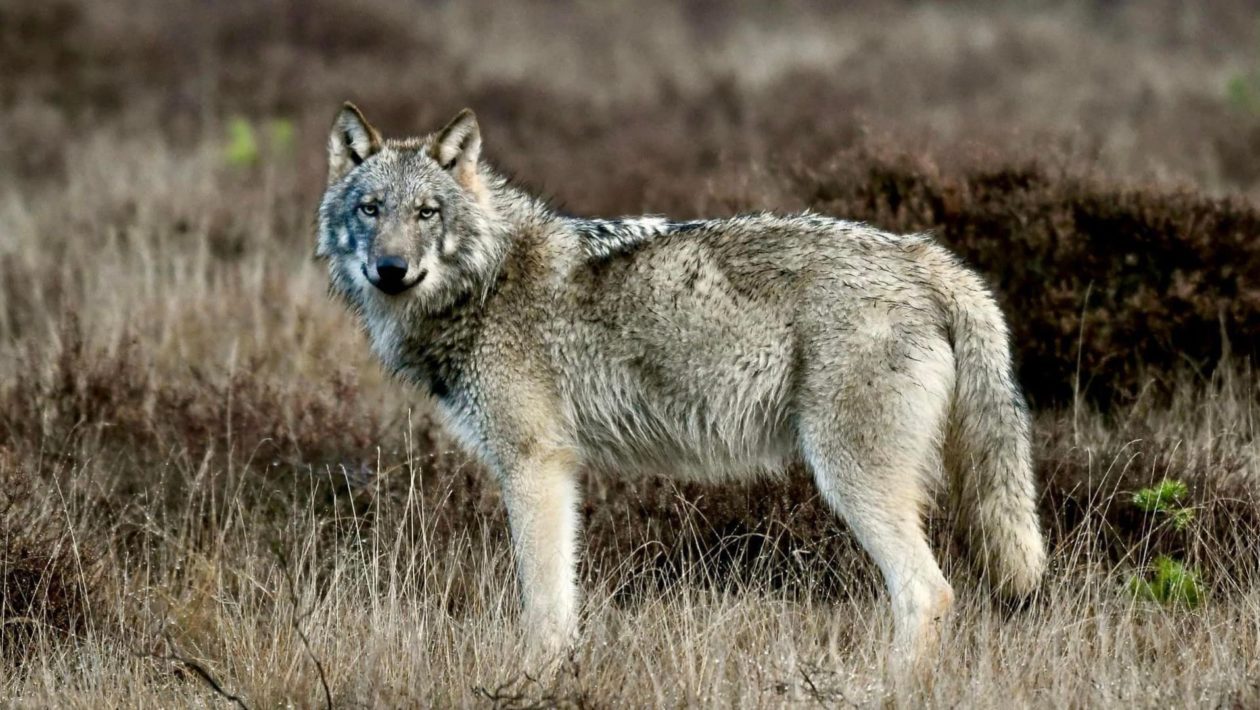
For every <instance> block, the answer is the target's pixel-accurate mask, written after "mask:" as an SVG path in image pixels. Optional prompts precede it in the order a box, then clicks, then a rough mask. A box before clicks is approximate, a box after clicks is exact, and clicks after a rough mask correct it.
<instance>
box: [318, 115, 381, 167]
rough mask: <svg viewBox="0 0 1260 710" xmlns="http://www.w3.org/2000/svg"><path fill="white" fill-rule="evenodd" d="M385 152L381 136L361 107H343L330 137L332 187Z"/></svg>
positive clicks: (329, 165) (329, 152)
mask: <svg viewBox="0 0 1260 710" xmlns="http://www.w3.org/2000/svg"><path fill="white" fill-rule="evenodd" d="M380 149H381V134H379V133H377V132H376V129H375V128H372V125H371V124H370V123H368V122H367V119H365V118H363V113H362V112H361V111H359V107H358V106H355V105H354V104H352V103H350V102H349V101H347V102H346V103H345V104H343V105H342V106H341V111H339V112H338V113H337V118H336V119H335V120H334V121H333V125H332V133H330V134H329V135H328V184H330V185H331V184H332V183H334V182H336V181H338V180H340V179H341V178H342V177H343V176H344V175H345V174H346V173H348V172H350V171H351V170H353V169H354V166H356V165H358V164H359V163H362V162H363V161H365V160H367V159H368V158H370V157H372V156H373V155H375V154H376V153H377V152H378V151H380Z"/></svg>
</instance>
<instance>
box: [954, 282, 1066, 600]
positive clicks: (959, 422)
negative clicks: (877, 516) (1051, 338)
mask: <svg viewBox="0 0 1260 710" xmlns="http://www.w3.org/2000/svg"><path fill="white" fill-rule="evenodd" d="M968 277H969V278H968ZM952 280H953V281H954V283H953V284H951V288H950V289H949V290H950V291H952V292H953V293H952V294H951V295H952V298H949V299H947V301H948V304H947V311H948V312H949V318H950V321H951V322H950V324H949V325H950V330H951V334H952V338H953V348H954V361H955V365H956V367H957V369H958V373H957V378H956V381H955V382H956V385H955V389H954V402H953V412H952V416H951V417H950V428H949V429H950V430H949V437H948V441H947V454H948V456H947V458H948V461H949V465H950V468H951V474H952V486H951V488H952V490H951V495H952V497H953V499H954V501H955V502H956V504H957V505H958V512H959V513H960V523H961V525H962V532H963V535H964V537H965V538H966V540H967V541H968V543H969V548H970V551H971V555H972V557H973V558H974V559H975V561H976V562H977V563H978V565H979V566H980V567H981V569H982V570H983V571H984V573H985V575H986V576H987V577H988V579H989V581H990V583H991V584H993V585H994V586H995V587H996V588H997V589H998V590H999V591H1000V592H1001V593H1003V594H1004V595H1007V596H1011V597H1016V598H1022V597H1025V596H1027V595H1029V594H1030V593H1032V591H1033V590H1034V589H1036V587H1037V584H1038V582H1039V580H1040V579H1041V574H1042V572H1043V571H1044V569H1045V566H1046V550H1045V543H1044V542H1043V540H1042V536H1041V526H1040V524H1039V523H1038V520H1037V510H1036V490H1035V485H1034V481H1033V471H1032V456H1031V452H1030V450H1029V448H1030V446H1029V423H1028V410H1027V406H1026V405H1025V404H1024V397H1023V395H1022V394H1021V393H1020V390H1019V387H1018V385H1017V384H1016V382H1015V378H1014V375H1013V373H1012V371H1011V357H1010V350H1009V345H1008V336H1007V330H1006V323H1005V321H1004V320H1003V318H1002V312H1001V310H1000V309H999V308H998V306H997V304H996V303H995V302H994V300H993V297H992V296H991V295H990V294H989V293H988V291H987V290H986V289H985V288H984V286H983V285H982V284H981V283H980V280H979V279H978V278H977V277H975V276H974V275H972V274H969V273H968V274H966V276H965V277H963V278H962V279H957V278H956V279H952Z"/></svg>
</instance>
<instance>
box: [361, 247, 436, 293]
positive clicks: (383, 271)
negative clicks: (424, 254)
mask: <svg viewBox="0 0 1260 710" xmlns="http://www.w3.org/2000/svg"><path fill="white" fill-rule="evenodd" d="M408 269H409V267H408V264H407V260H406V259H404V258H402V257H401V256H382V257H381V258H379V259H377V260H376V268H375V269H368V268H367V265H366V264H365V265H364V267H363V275H364V276H365V277H367V280H368V281H369V282H371V284H372V285H373V286H375V287H377V288H378V289H380V290H382V291H384V292H385V293H388V294H389V295H391V296H396V295H398V294H400V293H402V292H403V291H406V290H407V289H409V288H411V287H412V286H415V285H416V284H418V283H420V282H421V281H422V280H424V277H425V272H423V271H422V272H420V273H419V274H418V275H417V276H416V278H414V279H412V280H410V281H408V280H407V271H408ZM373 272H375V273H373Z"/></svg>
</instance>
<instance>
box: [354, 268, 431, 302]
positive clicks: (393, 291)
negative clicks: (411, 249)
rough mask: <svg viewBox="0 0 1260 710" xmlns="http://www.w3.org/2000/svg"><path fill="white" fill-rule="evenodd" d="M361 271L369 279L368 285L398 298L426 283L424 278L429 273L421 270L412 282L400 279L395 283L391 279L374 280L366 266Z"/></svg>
mask: <svg viewBox="0 0 1260 710" xmlns="http://www.w3.org/2000/svg"><path fill="white" fill-rule="evenodd" d="M359 270H360V271H362V272H363V278H365V279H367V280H368V283H370V284H372V285H373V286H375V287H376V288H377V289H378V290H380V291H381V292H383V293H386V294H388V295H390V296H397V295H398V294H400V293H402V292H403V291H407V290H409V289H411V288H414V287H415V286H416V284H418V283H420V282H421V281H424V277H425V276H427V275H428V273H429V272H428V271H424V270H421V272H420V273H418V274H416V277H415V278H414V279H411V280H407V279H399V280H396V281H394V280H389V279H382V278H380V277H379V276H378V277H376V278H373V277H372V275H371V274H369V273H368V269H367V266H366V265H365V266H361V267H359Z"/></svg>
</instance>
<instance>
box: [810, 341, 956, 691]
mask: <svg viewBox="0 0 1260 710" xmlns="http://www.w3.org/2000/svg"><path fill="white" fill-rule="evenodd" d="M947 364H948V363H947V362H944V361H939V362H934V361H933V359H932V358H930V357H929V358H922V359H920V360H919V361H916V362H915V363H913V364H908V365H907V366H906V367H905V368H896V369H890V368H885V369H884V370H883V371H882V372H881V371H880V370H879V368H878V364H877V363H875V364H868V365H866V366H862V365H857V366H855V367H853V369H850V370H849V371H848V372H847V373H842V376H845V377H846V378H847V379H848V381H850V382H853V381H857V382H861V383H863V384H868V383H869V386H870V391H871V392H874V393H878V394H877V395H876V396H867V397H865V398H864V399H863V401H861V402H855V401H853V399H852V394H850V398H848V399H846V398H844V397H839V396H826V395H825V394H824V393H825V392H844V391H845V390H844V389H843V388H840V387H835V385H836V382H835V380H832V379H831V378H832V377H835V376H836V375H837V374H841V373H837V371H836V370H832V371H831V372H828V373H825V374H824V373H816V375H817V376H816V377H815V379H814V380H813V382H812V384H813V386H814V389H813V392H814V393H815V396H814V397H813V398H812V400H806V402H805V404H806V406H805V408H804V409H803V411H802V414H801V420H800V436H801V448H802V452H803V453H804V455H805V459H806V462H807V463H808V464H809V465H810V467H811V468H812V470H813V474H814V480H815V482H816V484H817V485H818V489H819V491H820V492H821V494H822V496H823V499H824V500H826V502H827V504H828V505H829V506H830V507H831V509H832V510H834V511H835V512H836V514H837V515H839V516H840V517H841V518H843V519H844V520H845V522H846V523H848V525H849V527H850V528H851V529H852V531H853V534H854V536H855V537H856V538H857V540H858V542H859V543H860V544H861V545H862V547H863V548H864V549H865V550H866V552H867V553H868V554H869V555H870V556H871V558H872V560H874V562H875V564H876V565H877V566H878V567H879V569H880V571H881V572H882V573H883V577H884V582H885V585H886V587H887V589H888V595H889V597H890V598H891V601H892V608H893V623H894V636H893V646H894V648H893V651H894V656H895V658H896V660H897V662H898V664H899V665H902V666H905V665H910V666H914V667H922V665H921V663H920V662H921V661H923V660H927V659H929V658H930V657H932V656H934V655H935V653H936V650H937V647H938V645H939V639H940V626H941V622H942V621H943V619H944V618H945V617H946V616H947V615H948V613H949V611H950V608H951V607H952V606H953V600H954V592H953V589H952V588H951V587H950V585H949V582H948V581H946V579H945V576H944V575H943V574H942V573H941V568H940V567H939V566H938V565H937V562H936V558H935V557H934V556H933V554H932V550H931V548H930V546H929V545H928V541H927V536H926V535H925V533H924V530H923V521H922V512H923V508H924V505H925V504H926V502H927V499H928V495H929V490H928V489H929V487H930V486H932V485H933V484H935V483H937V482H939V481H940V480H941V479H942V478H943V469H942V466H941V456H940V439H941V430H942V427H943V424H944V417H945V414H946V411H947V408H948V406H949V397H948V394H947V393H948V391H949V389H950V387H951V386H952V380H951V379H950V378H949V376H948V370H947V369H946V367H945V366H946V365H947ZM826 385H831V386H832V387H834V388H829V387H827V386H826Z"/></svg>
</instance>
